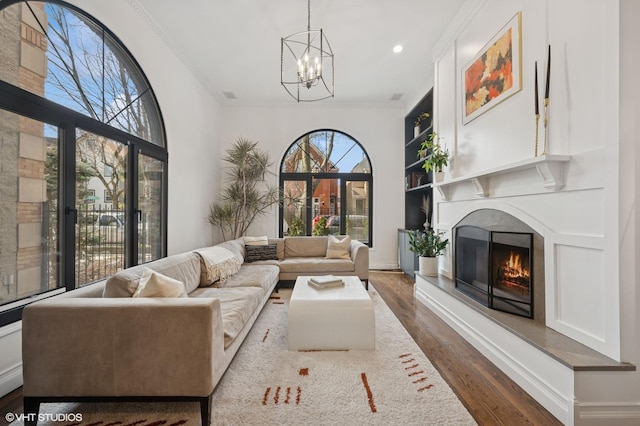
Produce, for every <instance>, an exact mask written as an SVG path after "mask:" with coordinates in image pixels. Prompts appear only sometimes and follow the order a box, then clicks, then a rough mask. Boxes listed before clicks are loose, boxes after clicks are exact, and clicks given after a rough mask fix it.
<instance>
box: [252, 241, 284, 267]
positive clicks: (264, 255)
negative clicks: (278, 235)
mask: <svg viewBox="0 0 640 426" xmlns="http://www.w3.org/2000/svg"><path fill="white" fill-rule="evenodd" d="M244 248H245V250H246V251H247V254H246V256H245V257H244V261H245V262H247V263H250V262H257V261H259V260H278V249H277V246H276V245H275V244H267V245H265V246H252V245H246V246H244Z"/></svg>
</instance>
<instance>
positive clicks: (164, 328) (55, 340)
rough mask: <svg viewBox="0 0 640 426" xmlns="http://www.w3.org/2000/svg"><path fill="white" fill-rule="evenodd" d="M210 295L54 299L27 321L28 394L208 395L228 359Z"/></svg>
mask: <svg viewBox="0 0 640 426" xmlns="http://www.w3.org/2000/svg"><path fill="white" fill-rule="evenodd" d="M223 348H224V335H223V331H222V319H221V314H220V301H219V300H218V299H213V298H201V299H200V298H198V299H195V298H194V299H192V298H177V299H169V298H104V299H98V298H59V299H57V298H53V299H49V300H45V301H41V302H36V303H33V304H31V305H29V306H27V307H26V308H25V309H24V312H23V318H22V356H23V373H24V374H23V375H24V388H23V394H24V395H25V396H134V395H138V396H140V395H144V396H207V395H209V394H210V393H211V392H212V391H213V386H214V384H213V376H214V372H213V368H214V367H213V366H214V357H220V356H223V352H224V349H223Z"/></svg>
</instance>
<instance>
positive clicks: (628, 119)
mask: <svg viewBox="0 0 640 426" xmlns="http://www.w3.org/2000/svg"><path fill="white" fill-rule="evenodd" d="M470 3H471V2H470ZM517 11H521V12H522V77H523V84H522V90H521V91H520V92H519V93H517V94H515V95H513V96H512V97H510V98H509V99H507V100H505V101H504V102H502V103H500V104H498V105H497V106H495V107H493V108H492V109H490V110H489V111H488V112H486V113H484V114H483V115H481V116H479V117H478V118H476V119H475V120H474V121H472V122H470V123H467V124H466V125H463V124H462V96H461V72H462V69H463V67H464V66H465V65H466V64H467V63H468V62H469V61H470V60H471V58H473V56H474V55H475V53H476V52H477V51H478V50H479V49H480V48H481V47H482V46H483V45H484V43H485V42H486V41H488V40H489V39H490V38H491V37H492V36H493V35H494V34H495V33H496V32H497V31H498V30H499V29H500V28H501V26H502V25H503V24H504V23H506V22H507V21H508V20H509V19H510V18H511V17H512V16H513V15H514V14H515V13H516V12H517ZM464 12H465V14H463V13H461V14H460V15H459V16H457V17H456V19H455V20H454V21H453V22H452V24H451V26H450V28H449V30H448V32H447V36H446V37H443V39H442V40H441V42H440V43H439V44H438V47H437V48H436V50H435V51H434V62H435V86H434V91H435V99H436V101H435V108H436V111H435V112H436V118H437V123H436V129H437V131H438V133H439V134H440V135H444V136H446V139H445V141H447V142H448V144H449V145H448V147H449V148H450V149H451V150H452V151H453V154H454V158H453V161H452V162H451V163H452V164H451V166H450V167H449V168H448V170H446V178H445V179H453V178H457V179H462V178H464V177H465V176H471V175H473V174H476V173H479V172H482V171H485V170H490V169H500V168H502V167H505V166H507V165H509V164H511V163H516V162H520V161H526V160H529V159H532V158H533V157H534V145H535V126H534V124H535V121H534V111H533V110H534V91H533V88H534V81H533V74H534V62H535V61H538V78H539V81H538V84H539V87H540V98H541V99H542V95H543V93H544V84H545V70H546V48H547V44H550V45H551V49H552V69H551V94H550V98H551V102H550V107H549V139H548V149H547V152H548V153H550V154H566V155H569V156H570V157H571V160H570V162H569V163H568V164H567V165H566V166H564V172H563V174H562V177H563V178H564V179H565V181H566V183H565V185H564V187H563V188H562V189H560V190H559V191H551V190H548V189H545V188H544V187H543V186H542V180H541V179H540V177H539V176H537V174H536V170H535V168H534V169H531V170H529V171H527V172H517V173H510V174H500V175H493V176H491V177H490V178H488V179H487V181H486V185H487V188H488V189H489V190H488V192H489V194H488V196H487V197H484V198H482V197H479V196H478V195H477V194H476V192H475V191H474V187H473V186H472V185H471V183H470V182H467V183H464V184H454V185H451V186H450V187H449V193H448V195H449V197H448V199H447V200H446V201H445V200H444V199H442V198H438V197H436V199H435V200H434V201H435V203H436V207H435V214H436V223H437V226H439V227H440V228H442V229H444V230H445V231H451V229H452V227H453V226H454V225H455V224H456V222H457V221H458V220H459V219H461V218H462V217H463V216H464V214H466V213H468V212H470V211H473V210H476V209H479V208H498V209H503V210H507V211H509V212H510V213H512V214H514V215H515V216H517V217H519V218H521V219H523V220H524V221H525V222H528V223H529V224H530V225H532V226H533V227H534V228H536V229H537V230H542V234H543V236H544V238H545V280H546V291H545V295H546V299H547V300H546V307H547V309H546V320H547V326H548V327H551V328H554V329H555V330H557V331H559V332H560V333H562V334H565V335H567V336H569V337H571V338H573V339H574V340H577V341H579V342H581V343H583V344H585V345H587V346H589V347H591V348H593V349H595V350H597V351H599V352H601V353H603V354H605V355H607V356H609V357H611V358H613V359H615V360H618V361H624V362H632V363H635V364H636V365H638V361H639V359H640V343H639V342H640V341H639V339H638V335H639V334H638V331H639V329H640V326H639V324H638V322H639V321H638V309H639V307H640V294H639V293H640V292H638V290H637V285H638V284H637V283H638V282H639V276H638V266H637V259H638V256H639V253H638V247H640V246H639V238H638V236H637V235H636V231H637V227H638V223H639V215H638V212H637V208H636V200H637V199H638V195H639V189H638V183H637V182H638V171H637V170H636V169H637V165H638V164H639V161H640V153H639V152H638V148H637V146H638V131H637V124H636V123H637V121H638V119H637V115H638V109H637V108H636V103H637V96H638V91H639V89H638V88H637V85H636V84H634V76H635V74H636V70H637V66H638V63H637V61H638V59H637V58H638V55H637V54H636V52H637V46H636V40H637V39H638V36H640V34H639V33H640V30H639V29H638V27H637V17H638V16H639V15H640V9H639V8H638V5H637V2H633V1H630V0H621V1H617V0H593V1H590V2H589V7H585V6H584V2H582V1H580V0H553V1H551V0H548V1H546V2H532V1H526V0H517V1H512V0H478V1H475V2H473V5H471V6H470V7H467V8H466V9H465V10H464ZM541 112H542V107H541ZM543 135H544V128H543V126H542V125H541V126H540V140H539V143H540V147H542V143H543V140H544V136H543ZM540 151H541V150H540ZM540 151H539V152H540ZM441 266H442V271H443V272H444V273H446V274H448V275H450V274H451V270H452V268H451V267H452V258H451V256H448V257H447V258H445V259H444V261H443V262H441ZM581 377H582V379H580V380H579V381H578V382H576V383H575V393H574V394H572V395H567V397H568V398H569V399H571V400H573V399H575V401H574V402H573V403H574V404H575V407H576V418H575V421H576V423H580V422H585V423H588V422H590V421H592V422H597V421H598V420H597V419H598V418H600V419H604V418H608V419H613V418H616V419H618V421H619V424H625V422H634V421H637V419H638V418H640V412H639V410H638V409H637V407H638V404H639V401H640V373H639V372H635V373H615V372H597V373H594V374H592V375H590V376H589V375H582V376H581ZM598 416H600V417H598ZM611 424H613V423H611ZM629 424H631V423H629Z"/></svg>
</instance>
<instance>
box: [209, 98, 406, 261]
mask: <svg viewBox="0 0 640 426" xmlns="http://www.w3.org/2000/svg"><path fill="white" fill-rule="evenodd" d="M283 90H284V89H283ZM403 111H404V109H403V107H402V106H400V105H399V106H398V107H397V108H394V107H377V106H362V105H358V106H337V105H328V104H322V103H319V104H296V103H295V102H294V101H293V100H292V101H291V105H284V106H264V107H262V106H228V107H227V106H225V108H224V111H223V120H224V129H223V131H222V136H221V141H222V144H221V149H222V150H224V149H226V148H228V147H229V146H230V145H231V144H232V143H233V142H234V141H235V140H236V139H238V138H240V137H244V138H247V139H251V140H258V141H260V144H261V146H262V147H263V149H265V150H267V151H268V152H269V155H270V158H271V160H272V161H273V162H274V165H273V172H274V174H275V176H274V177H273V183H274V184H275V185H277V182H278V181H277V177H276V176H277V171H278V167H279V165H280V162H281V161H282V157H283V155H284V154H285V152H286V150H287V149H288V148H289V146H290V145H291V144H292V143H293V142H294V141H296V140H297V139H298V138H299V137H300V136H302V135H303V134H305V133H307V132H309V131H313V130H318V129H335V130H339V131H341V132H343V133H346V134H348V135H350V136H351V137H353V138H354V139H356V140H357V141H358V142H360V144H362V146H363V147H364V149H365V150H366V151H367V153H368V154H369V158H370V159H371V163H372V164H371V167H372V170H373V248H372V249H371V251H370V265H371V268H374V269H386V268H397V267H398V261H397V257H398V256H397V229H398V228H402V227H403V225H404V224H403V221H404V209H403V206H404V188H403V186H402V184H403V179H402V177H403V169H402V165H403V164H404V163H403V161H404V160H403V155H404V150H403V149H402V144H403V141H402V135H403V134H404V133H403V132H404V130H403V122H404V120H403V118H404V112H403ZM218 171H219V172H220V173H223V171H222V170H218ZM277 219H278V211H277V208H274V209H273V211H272V213H271V214H270V215H269V216H268V217H265V218H264V220H262V221H260V222H259V223H256V224H254V225H252V228H251V229H250V231H251V233H253V234H256V235H258V234H266V235H269V236H276V235H278V220H277Z"/></svg>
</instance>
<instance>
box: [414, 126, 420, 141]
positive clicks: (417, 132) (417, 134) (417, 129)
mask: <svg viewBox="0 0 640 426" xmlns="http://www.w3.org/2000/svg"><path fill="white" fill-rule="evenodd" d="M419 135H420V125H419V124H418V125H417V126H415V127H414V128H413V137H414V138H417V137H418V136H419Z"/></svg>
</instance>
